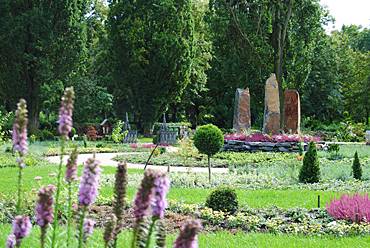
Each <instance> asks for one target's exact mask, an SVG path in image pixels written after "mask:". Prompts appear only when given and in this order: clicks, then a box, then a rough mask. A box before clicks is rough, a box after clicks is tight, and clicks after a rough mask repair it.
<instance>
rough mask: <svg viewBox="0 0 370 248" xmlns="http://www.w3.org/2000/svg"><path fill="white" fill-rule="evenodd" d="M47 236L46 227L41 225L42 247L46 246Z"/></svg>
mask: <svg viewBox="0 0 370 248" xmlns="http://www.w3.org/2000/svg"><path fill="white" fill-rule="evenodd" d="M45 238H46V227H41V233H40V244H41V248H44V247H45Z"/></svg>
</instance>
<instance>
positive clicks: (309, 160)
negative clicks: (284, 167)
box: [299, 142, 320, 183]
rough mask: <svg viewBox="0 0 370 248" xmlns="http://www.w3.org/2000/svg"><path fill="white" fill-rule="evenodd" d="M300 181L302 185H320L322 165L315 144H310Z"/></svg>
mask: <svg viewBox="0 0 370 248" xmlns="http://www.w3.org/2000/svg"><path fill="white" fill-rule="evenodd" d="M299 181H300V182H301V183H318V182H319V181H320V165H319V159H318V157H317V151H316V145H315V143H314V142H310V144H309V146H308V151H307V152H306V154H305V156H304V158H303V166H302V168H301V170H300V172H299Z"/></svg>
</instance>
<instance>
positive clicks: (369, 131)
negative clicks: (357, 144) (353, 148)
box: [365, 130, 370, 146]
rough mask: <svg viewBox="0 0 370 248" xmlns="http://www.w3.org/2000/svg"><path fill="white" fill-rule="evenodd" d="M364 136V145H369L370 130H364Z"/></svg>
mask: <svg viewBox="0 0 370 248" xmlns="http://www.w3.org/2000/svg"><path fill="white" fill-rule="evenodd" d="M365 138H366V145H369V146H370V130H366V133H365Z"/></svg>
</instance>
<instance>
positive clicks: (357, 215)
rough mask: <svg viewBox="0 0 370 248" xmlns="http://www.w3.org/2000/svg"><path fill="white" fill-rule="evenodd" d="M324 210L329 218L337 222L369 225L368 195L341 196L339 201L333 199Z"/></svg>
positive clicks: (369, 201) (369, 202)
mask: <svg viewBox="0 0 370 248" xmlns="http://www.w3.org/2000/svg"><path fill="white" fill-rule="evenodd" d="M326 210H327V211H328V213H329V214H330V216H332V217H333V218H334V219H337V220H349V221H352V222H356V223H360V222H368V223H370V199H369V195H368V194H365V195H360V194H354V195H347V194H345V195H342V196H341V197H340V198H339V199H334V200H332V201H331V202H330V203H329V204H327V205H326Z"/></svg>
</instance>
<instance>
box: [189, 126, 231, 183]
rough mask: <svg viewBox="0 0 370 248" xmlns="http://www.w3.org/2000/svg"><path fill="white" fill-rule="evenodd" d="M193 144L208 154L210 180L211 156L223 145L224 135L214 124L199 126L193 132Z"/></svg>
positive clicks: (209, 177) (209, 176)
mask: <svg viewBox="0 0 370 248" xmlns="http://www.w3.org/2000/svg"><path fill="white" fill-rule="evenodd" d="M194 145H195V147H196V148H197V149H198V151H199V152H200V153H203V154H206V155H207V156H208V179H209V181H210V182H211V157H212V156H213V155H215V154H216V153H218V152H219V151H220V149H221V148H222V146H223V145H224V135H223V134H222V131H221V130H220V129H219V128H218V127H216V126H215V125H212V124H208V125H204V126H200V127H198V128H197V130H196V131H195V134H194Z"/></svg>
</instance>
